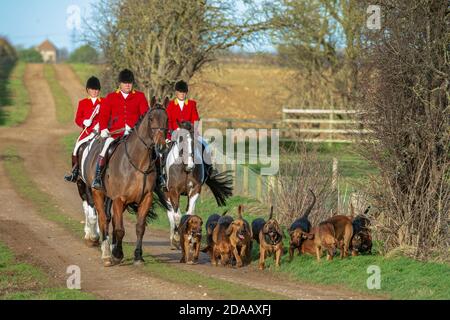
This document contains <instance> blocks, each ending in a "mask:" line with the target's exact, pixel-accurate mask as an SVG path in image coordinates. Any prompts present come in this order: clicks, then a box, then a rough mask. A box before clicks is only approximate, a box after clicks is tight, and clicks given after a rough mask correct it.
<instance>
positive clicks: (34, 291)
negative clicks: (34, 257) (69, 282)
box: [0, 242, 95, 300]
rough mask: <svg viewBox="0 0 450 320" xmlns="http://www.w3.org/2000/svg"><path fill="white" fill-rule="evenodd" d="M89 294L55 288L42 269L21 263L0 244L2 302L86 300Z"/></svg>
mask: <svg viewBox="0 0 450 320" xmlns="http://www.w3.org/2000/svg"><path fill="white" fill-rule="evenodd" d="M86 299H90V300H92V299H95V297H94V296H93V295H91V294H89V293H85V292H81V291H78V290H69V289H66V288H58V287H53V286H52V285H51V284H50V279H49V277H48V275H46V274H45V273H44V272H43V271H42V270H41V269H39V268H38V267H36V266H32V265H30V264H27V263H23V262H20V261H18V260H17V259H16V257H15V256H14V253H13V252H12V251H11V250H10V249H9V248H8V247H7V246H6V245H5V244H3V243H1V242H0V300H86Z"/></svg>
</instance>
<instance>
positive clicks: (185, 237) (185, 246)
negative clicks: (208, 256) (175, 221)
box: [178, 214, 203, 264]
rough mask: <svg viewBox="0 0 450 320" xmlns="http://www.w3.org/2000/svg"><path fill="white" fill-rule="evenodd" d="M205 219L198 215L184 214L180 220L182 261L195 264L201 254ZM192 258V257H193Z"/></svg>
mask: <svg viewBox="0 0 450 320" xmlns="http://www.w3.org/2000/svg"><path fill="white" fill-rule="evenodd" d="M202 225H203V221H202V218H200V217H199V216H197V215H188V214H187V215H184V216H183V217H182V218H181V221H180V227H179V228H178V231H179V233H180V245H181V255H182V256H181V260H180V262H181V263H188V264H195V263H197V261H198V256H199V254H200V244H201V241H202ZM191 258H192V259H191Z"/></svg>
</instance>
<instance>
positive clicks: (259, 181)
mask: <svg viewBox="0 0 450 320" xmlns="http://www.w3.org/2000/svg"><path fill="white" fill-rule="evenodd" d="M256 199H258V201H261V202H262V201H263V199H262V177H261V175H259V174H258V175H257V176H256Z"/></svg>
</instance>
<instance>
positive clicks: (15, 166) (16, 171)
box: [3, 148, 286, 299]
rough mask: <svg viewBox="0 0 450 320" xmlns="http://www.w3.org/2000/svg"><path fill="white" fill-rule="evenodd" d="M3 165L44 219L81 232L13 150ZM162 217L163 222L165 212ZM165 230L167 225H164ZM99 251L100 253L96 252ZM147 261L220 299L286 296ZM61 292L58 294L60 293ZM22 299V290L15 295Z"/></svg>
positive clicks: (152, 268)
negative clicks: (30, 175)
mask: <svg viewBox="0 0 450 320" xmlns="http://www.w3.org/2000/svg"><path fill="white" fill-rule="evenodd" d="M3 155H4V165H5V169H6V173H7V175H8V177H9V178H10V180H11V182H12V183H13V185H14V187H15V189H16V190H17V191H18V192H19V194H20V195H21V196H22V197H23V198H25V199H27V200H29V201H31V202H32V203H33V205H34V207H35V208H36V209H37V210H38V213H39V214H41V215H42V216H43V217H44V218H45V219H48V220H50V221H53V222H56V223H58V224H60V225H62V226H64V227H65V228H67V229H68V230H69V231H70V232H73V233H74V234H76V235H78V236H80V239H81V237H82V236H83V235H84V233H83V226H82V225H81V224H80V223H79V222H78V221H75V220H73V219H71V218H70V217H67V216H66V215H64V214H62V213H61V212H60V209H59V208H58V206H57V205H56V204H55V202H54V201H53V200H52V199H51V197H49V196H48V195H47V194H46V193H44V192H42V191H40V190H39V188H38V187H37V186H36V185H35V184H34V183H33V182H32V181H31V180H30V179H29V177H28V175H27V173H26V170H25V168H24V165H23V161H22V159H21V158H20V157H19V156H18V154H17V151H16V150H15V149H13V148H8V149H6V151H5V152H4V153H3ZM159 216H160V217H163V216H165V217H166V221H167V215H162V214H160V215H159ZM164 223H165V222H164V221H160V223H159V225H160V228H163V226H164ZM166 230H167V228H166ZM133 250H134V246H132V245H125V246H124V251H125V255H126V257H133ZM99 254H100V253H99ZM145 258H146V260H147V263H146V265H145V267H144V269H145V270H146V271H147V272H149V274H152V275H155V276H157V277H159V278H162V279H165V280H167V281H172V282H175V283H180V284H185V285H188V286H189V285H196V286H198V285H202V287H203V288H204V290H205V292H207V293H208V294H209V295H213V296H215V297H217V298H223V299H283V298H284V299H285V298H286V297H284V296H281V295H277V294H272V293H270V292H266V291H262V290H257V289H253V288H250V287H247V286H241V285H237V284H232V283H229V282H227V281H224V280H219V279H216V278H212V277H205V276H204V275H200V274H196V273H192V272H188V271H184V270H180V269H178V268H176V267H172V266H169V265H167V264H165V263H163V262H160V261H158V260H157V259H155V258H154V257H152V256H150V255H148V254H147V255H145ZM61 294H62V293H61ZM20 297H24V298H26V293H24V294H23V295H19V298H20Z"/></svg>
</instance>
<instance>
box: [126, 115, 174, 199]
mask: <svg viewBox="0 0 450 320" xmlns="http://www.w3.org/2000/svg"><path fill="white" fill-rule="evenodd" d="M155 110H164V111H165V109H164V108H162V107H156V108H152V109H150V110H149V111H148V126H149V128H150V129H151V130H152V131H151V132H152V137H153V130H159V131H163V132H166V131H167V129H166V128H153V127H150V121H151V120H152V117H151V113H152V112H153V111H155ZM138 129H139V124H138V125H137V126H136V127H135V128H134V131H135V133H136V136H137V137H138V139H139V141H141V142H142V143H143V144H144V146H145V148H146V149H147V151H148V157H149V163H148V168H147V170H145V171H143V170H142V169H140V168H139V167H138V166H136V165H135V164H134V163H133V161H132V159H131V156H130V153H129V152H128V144H127V141H128V139H127V138H126V139H125V142H124V143H125V155H126V156H127V159H128V162H129V163H130V164H131V166H132V167H133V168H134V169H135V170H136V171H138V172H140V173H142V174H143V175H144V182H143V186H142V194H141V199H140V201H139V203H141V202H142V200H143V199H144V195H145V187H146V185H147V176H148V175H149V174H150V173H152V172H153V171H154V170H155V160H156V159H152V158H151V155H150V154H151V151H152V149H153V148H154V147H155V143H154V142H153V141H152V140H151V142H150V144H147V143H146V142H145V140H144V139H143V138H142V137H141V136H140V135H139V133H138V131H137V130H138Z"/></svg>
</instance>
